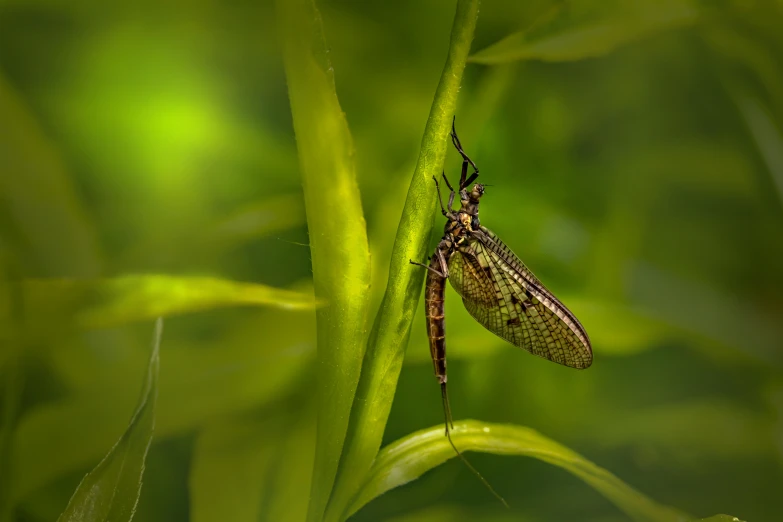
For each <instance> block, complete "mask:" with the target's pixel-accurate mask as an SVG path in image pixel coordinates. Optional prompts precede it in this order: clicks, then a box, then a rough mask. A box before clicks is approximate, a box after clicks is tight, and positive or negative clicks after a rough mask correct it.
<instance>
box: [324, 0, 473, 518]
mask: <svg viewBox="0 0 783 522" xmlns="http://www.w3.org/2000/svg"><path fill="white" fill-rule="evenodd" d="M478 5H479V2H478V0H459V1H458V2H457V9H456V14H455V16H454V23H453V25H452V29H451V42H450V44H449V51H448V56H447V58H446V64H445V66H444V67H443V72H442V74H441V78H440V82H439V83H438V88H437V90H436V92H435V99H434V100H433V102H432V107H431V108H430V115H429V118H428V120H427V125H426V127H425V129H424V136H423V137H422V140H421V150H420V152H419V160H418V163H417V165H416V170H415V172H414V173H413V179H412V180H411V184H410V188H409V189H408V197H407V199H406V200H405V207H404V209H403V211H402V218H401V219H400V225H399V227H398V228H397V235H396V238H395V240H394V248H393V250H392V257H391V266H390V268H389V282H388V284H387V286H386V293H385V294H384V296H383V301H382V302H381V307H380V311H379V312H378V315H377V317H376V319H375V324H374V325H373V330H372V332H371V334H370V339H369V341H368V347H367V353H366V355H365V358H364V363H363V366H362V375H361V380H360V382H359V387H358V389H357V391H356V398H355V400H354V404H353V409H352V410H351V420H350V425H349V426H348V436H347V439H346V452H345V453H344V454H343V455H342V458H341V459H340V472H339V475H338V477H337V483H336V484H335V490H334V493H333V494H332V499H331V500H330V502H329V507H328V510H327V513H326V520H328V521H330V522H335V521H338V520H343V519H344V516H345V510H346V508H347V506H348V503H349V501H350V499H351V498H352V497H353V496H354V494H355V493H356V491H357V490H358V488H359V486H360V484H361V481H362V480H363V477H364V474H365V473H366V472H367V470H369V468H370V466H371V464H372V461H373V459H374V458H375V455H376V454H377V452H378V449H379V448H380V446H381V439H382V437H383V431H384V428H385V426H386V420H387V419H388V417H389V411H390V410H391V404H392V400H393V399H394V390H395V389H396V387H397V379H398V378H399V375H400V370H401V369H402V361H403V359H404V357H405V348H406V346H407V345H408V338H409V336H410V330H411V323H412V322H413V317H414V316H415V314H416V307H417V305H418V302H419V297H420V295H421V292H422V284H423V282H424V270H423V269H422V268H421V267H418V266H414V265H411V264H410V263H409V261H410V260H423V259H425V258H426V257H427V255H428V254H427V246H428V244H429V240H430V236H431V234H432V224H433V221H432V218H433V215H434V214H435V206H436V204H437V203H436V194H435V186H434V183H433V182H432V178H433V177H434V176H438V175H440V173H441V170H442V168H443V163H444V161H445V159H446V147H447V145H448V140H447V137H448V135H449V130H450V128H451V122H452V117H453V115H454V112H455V110H456V106H457V94H458V93H459V88H460V83H461V81H462V72H463V70H464V68H465V60H466V59H467V56H468V52H469V51H470V44H471V41H472V40H473V33H474V31H475V28H476V20H477V18H478Z"/></svg>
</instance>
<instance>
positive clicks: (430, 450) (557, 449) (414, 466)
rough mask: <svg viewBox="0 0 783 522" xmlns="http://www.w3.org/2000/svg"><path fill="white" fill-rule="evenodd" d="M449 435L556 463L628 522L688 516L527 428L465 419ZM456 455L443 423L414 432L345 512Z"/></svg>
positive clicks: (390, 452)
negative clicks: (609, 502) (650, 497)
mask: <svg viewBox="0 0 783 522" xmlns="http://www.w3.org/2000/svg"><path fill="white" fill-rule="evenodd" d="M452 438H453V440H454V444H456V446H457V447H458V448H460V449H461V450H463V451H480V452H484V453H494V454H496V455H521V456H527V457H534V458H537V459H539V460H542V461H544V462H547V463H549V464H552V465H554V466H558V467H561V468H563V469H565V470H566V471H568V472H570V473H572V474H574V475H576V476H577V477H579V478H580V479H582V480H583V481H585V482H586V483H587V484H589V485H590V486H592V487H593V488H595V489H596V491H598V492H599V493H601V494H602V495H604V496H605V497H606V498H607V499H609V500H610V501H611V502H612V503H614V504H615V505H616V506H617V507H618V508H620V509H621V510H622V511H624V512H625V513H626V514H627V515H628V516H629V517H631V518H632V519H633V520H636V521H639V522H681V521H685V520H688V519H689V518H690V517H688V516H686V515H685V514H683V513H681V512H679V511H677V510H675V509H673V508H670V507H668V506H664V505H661V504H658V503H656V502H654V501H652V500H651V499H649V498H647V497H645V496H644V495H642V494H641V493H639V492H638V491H636V490H635V489H633V488H632V487H630V486H628V485H627V484H625V483H624V482H623V481H622V480H620V479H619V478H617V477H616V476H614V475H613V474H611V473H610V472H608V471H606V470H605V469H603V468H601V467H599V466H596V465H595V464H593V463H592V462H590V461H588V460H587V459H585V458H584V457H582V456H581V455H579V454H578V453H575V452H573V451H571V450H569V449H568V448H566V447H564V446H561V445H560V444H558V443H556V442H554V441H552V440H550V439H548V438H546V437H544V436H543V435H541V434H539V433H538V432H536V431H534V430H531V429H530V428H525V427H521V426H512V425H502V424H490V423H485V422H479V421H475V420H466V421H461V422H459V423H455V430H454V431H453V432H452ZM455 456H456V454H455V453H454V449H453V448H452V447H451V445H450V444H449V442H448V440H447V439H446V437H444V436H443V427H442V426H435V427H434V428H430V429H427V430H422V431H418V432H416V433H413V434H411V435H408V436H407V437H405V438H403V439H400V440H398V441H396V442H393V443H392V444H389V445H388V446H386V447H385V448H383V449H382V450H381V452H380V453H379V454H378V457H377V458H376V459H375V462H374V463H373V467H372V469H371V470H370V472H369V473H368V475H367V477H366V480H365V482H364V484H363V485H362V488H361V490H360V491H359V493H358V495H357V496H356V497H355V498H354V500H353V502H352V504H351V507H350V510H349V513H350V514H353V513H355V512H356V511H358V510H359V509H360V508H361V507H362V506H364V505H365V504H367V503H368V502H369V501H370V500H372V499H374V498H375V497H378V496H380V495H382V494H383V493H385V492H387V491H389V490H390V489H393V488H396V487H398V486H401V485H403V484H405V483H407V482H410V481H412V480H415V479H417V478H418V477H420V476H421V475H422V474H424V473H425V472H427V471H429V470H430V469H432V468H435V467H437V466H439V465H441V464H442V463H444V462H446V461H447V460H449V459H451V458H453V457H455Z"/></svg>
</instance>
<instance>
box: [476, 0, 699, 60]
mask: <svg viewBox="0 0 783 522" xmlns="http://www.w3.org/2000/svg"><path fill="white" fill-rule="evenodd" d="M588 6H589V4H588V3H586V2H575V5H573V6H570V11H571V12H569V13H567V14H566V15H563V16H560V17H557V16H556V17H555V20H554V21H551V22H550V24H548V25H549V27H546V28H543V29H541V28H533V31H530V32H524V31H523V32H518V33H513V34H510V35H509V36H507V37H505V38H503V39H502V40H501V41H499V42H497V43H495V44H493V45H491V46H489V47H487V48H486V49H482V50H481V51H479V52H477V53H476V54H474V55H473V56H471V57H470V61H471V62H475V63H483V64H500V63H505V62H510V61H516V60H542V61H547V62H566V61H575V60H584V59H586V58H597V57H600V56H603V55H605V54H608V53H610V52H611V51H614V50H616V49H619V48H621V47H623V46H625V45H627V44H629V43H633V42H636V41H637V40H641V39H642V38H645V37H649V36H651V35H654V34H656V33H659V32H662V31H666V30H670V29H675V28H679V27H683V26H687V25H689V24H692V23H694V22H695V21H696V20H697V14H698V11H697V8H696V6H695V5H694V4H693V2H690V1H687V0H666V1H643V2H633V3H628V2H623V3H620V4H619V5H617V4H615V3H613V2H605V3H604V4H603V5H600V6H599V5H598V4H597V3H596V4H594V5H593V6H590V7H588ZM558 10H560V6H558ZM536 29H538V30H536ZM530 33H532V34H530Z"/></svg>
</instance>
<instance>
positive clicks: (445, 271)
mask: <svg viewBox="0 0 783 522" xmlns="http://www.w3.org/2000/svg"><path fill="white" fill-rule="evenodd" d="M435 255H436V256H438V263H439V264H440V270H441V272H442V275H443V277H444V278H446V279H448V277H449V264H448V263H447V262H446V256H444V255H443V250H441V249H440V248H439V249H437V250H436V251H435ZM428 268H429V267H428Z"/></svg>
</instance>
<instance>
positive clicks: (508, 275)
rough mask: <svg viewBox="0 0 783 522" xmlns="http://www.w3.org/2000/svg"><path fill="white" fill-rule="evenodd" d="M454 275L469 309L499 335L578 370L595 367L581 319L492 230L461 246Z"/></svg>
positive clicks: (452, 263)
mask: <svg viewBox="0 0 783 522" xmlns="http://www.w3.org/2000/svg"><path fill="white" fill-rule="evenodd" d="M449 271H450V277H449V279H450V280H451V282H452V286H453V287H454V289H455V290H456V291H457V293H459V294H460V295H461V296H462V300H463V302H464V304H465V308H466V309H467V310H468V312H469V313H470V314H471V315H472V316H473V317H474V318H475V319H476V320H477V321H478V322H479V323H481V324H482V325H483V326H484V327H485V328H487V329H488V330H490V331H491V332H493V333H494V334H496V335H498V336H500V337H502V338H503V339H506V340H507V341H508V342H510V343H512V344H514V345H516V346H519V347H521V348H524V349H525V350H527V351H529V352H531V353H533V354H535V355H538V356H540V357H544V358H546V359H549V360H551V361H554V362H557V363H560V364H563V365H566V366H570V367H572V368H587V367H588V366H590V364H591V363H592V350H591V348H590V341H589V339H588V337H587V333H586V332H585V331H584V328H583V327H582V325H581V324H580V323H579V321H577V320H576V317H574V315H573V314H572V313H571V312H570V311H569V310H568V309H567V308H566V307H565V306H564V305H563V304H562V303H561V302H560V301H558V300H557V298H555V296H554V295H552V293H551V292H549V290H547V289H546V288H545V287H544V285H543V284H542V283H541V282H540V281H539V280H538V279H537V278H536V277H535V276H534V275H533V274H532V273H531V272H530V270H528V269H527V267H525V265H524V264H523V263H522V261H520V260H519V258H517V257H516V256H515V255H514V254H513V253H512V252H511V250H510V249H508V247H506V246H505V245H504V244H503V243H502V242H500V240H498V239H497V237H496V236H495V235H494V234H492V233H491V232H489V231H488V230H487V229H486V228H484V227H481V231H480V232H478V233H475V235H474V236H473V237H470V238H468V241H467V242H465V243H463V244H462V245H460V247H459V250H458V251H457V252H455V253H454V254H453V255H452V257H451V260H450V262H449ZM457 272H459V273H457ZM487 285H488V286H487Z"/></svg>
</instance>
